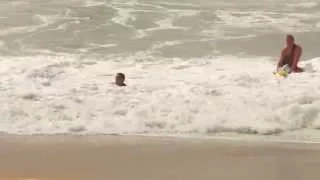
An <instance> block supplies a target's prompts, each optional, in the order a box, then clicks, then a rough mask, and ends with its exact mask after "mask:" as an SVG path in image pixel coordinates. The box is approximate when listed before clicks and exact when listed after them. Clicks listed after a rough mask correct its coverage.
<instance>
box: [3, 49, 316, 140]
mask: <svg viewBox="0 0 320 180" xmlns="http://www.w3.org/2000/svg"><path fill="white" fill-rule="evenodd" d="M140 56H141V55H140ZM121 58H123V57H121ZM137 60H141V59H136V57H135V56H128V57H126V58H123V61H122V63H121V64H119V63H117V58H116V57H113V58H112V59H109V60H108V59H106V60H105V61H97V60H95V59H86V60H81V59H79V57H78V56H37V57H23V58H22V57H11V58H9V57H6V58H1V60H0V67H1V68H0V75H1V76H0V78H1V79H0V82H1V83H0V91H1V96H0V98H1V104H3V106H2V108H1V110H0V117H2V119H1V126H0V127H1V128H0V129H1V131H2V132H5V133H14V134H60V133H67V134H113V133H116V134H126V133H130V134H149V133H150V134H156V133H160V134H177V135H178V134H180V135H181V134H186V135H188V134H195V135H197V134H198V135H201V134H202V135H210V134H217V133H218V134H219V133H226V132H235V133H242V134H281V133H284V132H290V131H297V130H301V129H317V128H319V127H320V116H319V112H320V94H319V89H320V86H319V84H320V83H319V78H318V76H319V72H318V71H317V69H319V68H320V63H319V58H315V59H310V60H307V61H304V62H302V66H304V67H305V68H306V72H305V73H301V74H291V75H289V77H288V78H285V79H277V78H275V76H273V74H272V69H274V66H275V64H274V62H272V61H270V59H269V58H242V59H241V58H238V57H233V56H220V57H206V58H205V57H204V58H195V59H189V60H185V59H178V58H176V59H173V60H172V59H171V60H170V59H164V58H159V59H156V60H154V61H148V62H137ZM168 62H170V63H168ZM238 62H241V63H238ZM235 63H237V66H236V67H237V68H235ZM116 72H125V73H126V75H127V78H128V82H127V83H128V85H129V86H128V87H126V88H119V87H116V86H114V85H112V84H110V83H111V82H112V81H113V78H114V77H113V76H114V74H115V73H116Z"/></svg>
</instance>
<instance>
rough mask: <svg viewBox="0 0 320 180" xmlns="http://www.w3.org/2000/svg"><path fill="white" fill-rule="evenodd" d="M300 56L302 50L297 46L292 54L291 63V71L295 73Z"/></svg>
mask: <svg viewBox="0 0 320 180" xmlns="http://www.w3.org/2000/svg"><path fill="white" fill-rule="evenodd" d="M301 54H302V48H301V47H300V46H299V47H298V48H297V50H296V51H295V52H294V54H293V63H292V67H291V69H292V70H293V71H296V70H297V68H298V62H299V60H300V57H301Z"/></svg>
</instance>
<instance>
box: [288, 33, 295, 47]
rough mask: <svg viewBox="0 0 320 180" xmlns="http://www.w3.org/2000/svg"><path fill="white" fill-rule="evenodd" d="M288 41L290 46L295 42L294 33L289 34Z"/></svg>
mask: <svg viewBox="0 0 320 180" xmlns="http://www.w3.org/2000/svg"><path fill="white" fill-rule="evenodd" d="M286 42H287V45H288V46H291V45H293V44H294V37H293V35H292V34H288V35H287V37H286Z"/></svg>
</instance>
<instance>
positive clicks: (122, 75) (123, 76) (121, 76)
mask: <svg viewBox="0 0 320 180" xmlns="http://www.w3.org/2000/svg"><path fill="white" fill-rule="evenodd" d="M117 76H118V77H120V78H122V79H125V78H126V76H125V75H124V74H123V73H117Z"/></svg>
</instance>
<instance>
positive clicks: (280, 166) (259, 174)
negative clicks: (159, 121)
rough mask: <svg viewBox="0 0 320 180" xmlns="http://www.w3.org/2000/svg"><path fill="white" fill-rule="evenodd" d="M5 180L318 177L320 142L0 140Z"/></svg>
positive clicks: (10, 137) (136, 138)
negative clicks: (30, 179)
mask: <svg viewBox="0 0 320 180" xmlns="http://www.w3.org/2000/svg"><path fill="white" fill-rule="evenodd" d="M0 147H1V148H0V159H1V163H0V179H1V180H2V179H22V178H26V179H27V178H34V179H41V180H42V179H48V180H49V179H50V180H53V179H54V180H64V179H68V180H72V179H75V180H82V179H131V180H141V179H155V180H158V179H159V180H160V179H169V180H170V179H172V180H174V179H183V180H194V179H201V180H204V179H208V180H209V179H224V180H229V179H230V180H231V179H247V180H255V179H261V180H264V179H266V180H267V179H268V180H270V179H283V180H289V179H290V180H293V179H297V180H298V179H318V178H317V177H318V167H319V166H320V158H319V157H320V156H319V155H320V151H319V150H320V145H319V144H295V143H275V142H272V143H270V142H269V143H268V142H267V143H266V142H254V143H252V142H245V141H241V142H240V141H226V140H212V139H211V140H210V139H196V138H188V139H187V138H185V139H183V138H168V137H142V136H99V135H98V136H66V135H60V136H59V135H54V136H51V135H50V136H14V135H1V136H0Z"/></svg>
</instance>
